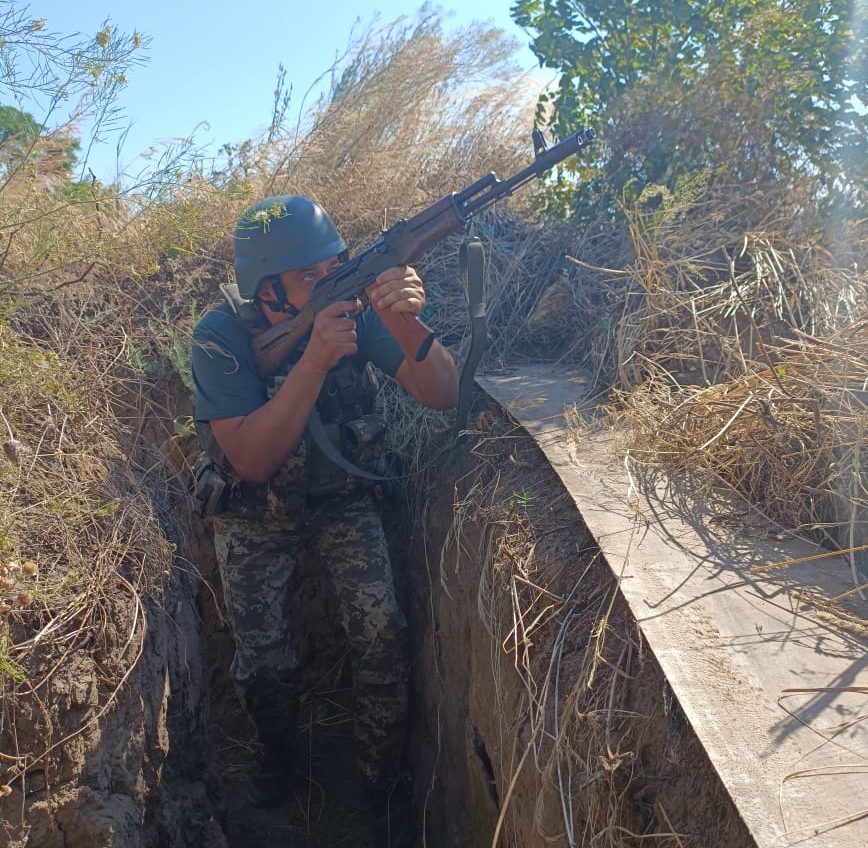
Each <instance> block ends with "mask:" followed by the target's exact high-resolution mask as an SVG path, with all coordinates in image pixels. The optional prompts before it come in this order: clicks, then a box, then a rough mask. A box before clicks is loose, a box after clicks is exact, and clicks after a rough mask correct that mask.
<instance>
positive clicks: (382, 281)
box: [366, 265, 425, 315]
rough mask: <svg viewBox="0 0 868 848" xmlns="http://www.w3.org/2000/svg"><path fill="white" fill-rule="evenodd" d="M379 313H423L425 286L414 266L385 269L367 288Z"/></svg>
mask: <svg viewBox="0 0 868 848" xmlns="http://www.w3.org/2000/svg"><path fill="white" fill-rule="evenodd" d="M366 294H367V295H368V299H369V300H370V301H371V306H373V307H374V310H375V311H376V312H377V314H381V313H383V312H385V311H386V310H388V311H390V312H406V313H408V314H410V315H421V314H422V310H423V309H424V308H425V287H424V286H423V284H422V279H421V278H420V277H419V275H418V274H417V273H416V270H415V269H414V268H411V267H410V266H409V265H398V266H396V267H395V268H389V269H388V270H386V271H383V273H382V274H380V275H379V276H378V277H377V279H376V280H375V281H374V282H373V283H371V285H370V286H368V288H367V289H366Z"/></svg>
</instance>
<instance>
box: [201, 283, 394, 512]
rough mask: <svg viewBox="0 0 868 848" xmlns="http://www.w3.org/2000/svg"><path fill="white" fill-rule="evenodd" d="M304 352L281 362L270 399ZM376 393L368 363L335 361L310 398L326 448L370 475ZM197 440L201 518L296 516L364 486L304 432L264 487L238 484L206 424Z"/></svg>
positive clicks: (379, 452) (379, 432)
mask: <svg viewBox="0 0 868 848" xmlns="http://www.w3.org/2000/svg"><path fill="white" fill-rule="evenodd" d="M221 288H222V289H223V292H224V296H225V297H226V299H227V301H228V302H229V304H230V306H231V307H232V309H233V312H234V313H235V316H236V317H237V318H238V320H239V321H240V322H241V323H242V324H243V325H244V327H245V329H247V330H248V331H249V332H250V333H251V334H254V333H256V332H259V331H260V330H261V329H262V322H263V320H264V319H263V318H262V316H261V314H259V312H258V310H256V313H255V314H254V313H253V312H251V311H250V310H247V311H246V312H242V310H240V309H238V308H237V307H238V303H237V300H234V299H233V295H234V294H235V293H234V292H232V291H231V288H230V287H221ZM226 289H230V290H229V291H228V292H227V291H226ZM245 305H247V304H245ZM254 321H255V322H256V323H255V324H254ZM303 351H304V343H303V344H302V345H301V346H300V347H299V348H298V349H297V350H296V351H294V352H293V354H292V355H291V356H290V357H288V359H287V362H286V363H285V364H284V367H283V369H282V371H281V372H280V373H278V374H276V375H274V376H272V377H269V378H268V380H267V383H266V390H267V394H268V398H269V400H270V399H271V398H272V397H274V395H275V394H276V392H277V391H278V390H279V389H280V387H281V385H282V384H283V381H284V380H285V379H286V376H287V375H288V373H289V372H290V370H291V369H292V367H293V365H295V363H296V362H297V361H298V360H299V359H300V357H301V354H302V353H303ZM378 389H379V385H378V382H377V378H376V376H375V374H374V370H373V368H372V367H371V365H370V364H367V365H365V366H364V367H361V368H360V367H359V366H358V365H357V364H356V363H354V362H353V361H352V360H349V359H342V360H341V361H340V362H339V363H338V365H337V366H336V367H335V368H333V369H332V370H331V371H329V373H328V374H327V375H326V378H325V381H324V382H323V386H322V389H321V390H320V394H319V397H318V399H317V409H318V411H319V415H320V418H321V419H322V422H323V424H324V426H325V430H326V433H327V434H328V437H329V439H330V440H331V442H332V443H333V444H334V445H335V447H336V448H337V449H338V450H339V451H340V452H341V453H342V454H343V455H344V457H346V459H348V460H349V461H350V462H351V463H353V464H355V465H357V466H359V467H360V468H362V469H364V470H366V471H372V472H380V471H381V470H382V469H381V465H382V458H383V445H384V440H385V433H386V425H385V420H384V419H383V417H382V416H381V415H379V414H377V413H376V412H375V404H376V396H377V391H378ZM196 434H197V436H198V438H199V442H200V444H201V446H202V450H203V453H202V456H201V457H200V460H199V461H198V462H197V463H196V465H195V466H194V469H193V499H194V504H195V505H196V508H197V510H198V511H199V513H200V514H201V515H214V514H217V513H221V512H228V513H231V514H232V516H233V517H250V518H261V517H264V516H267V515H275V516H278V515H295V514H299V513H300V512H301V511H303V510H304V508H305V506H306V505H307V503H308V502H309V501H310V500H311V499H316V498H320V497H323V496H327V495H332V496H333V495H340V494H348V493H350V492H352V491H356V490H359V489H361V488H362V487H363V486H365V485H367V482H366V481H364V480H362V479H361V478H359V477H356V476H353V475H352V474H350V473H348V472H347V471H346V470H344V469H343V468H341V467H340V466H338V465H336V464H335V463H334V462H332V461H331V459H329V457H327V456H326V455H325V454H324V453H323V452H322V451H321V450H320V449H319V447H318V446H317V445H316V443H315V442H314V440H313V439H312V438H310V436H309V434H308V432H307V430H305V432H304V433H303V435H302V437H301V439H300V440H299V442H298V444H297V445H296V448H295V450H294V451H293V453H292V454H291V456H290V457H289V458H288V459H287V460H286V461H285V462H284V463H283V464H282V465H281V466H280V467H279V468H278V469H277V471H276V472H275V473H274V475H273V476H272V477H271V479H270V480H269V481H268V482H267V483H265V484H252V483H247V482H245V481H243V480H242V479H241V478H240V477H238V475H237V474H236V473H235V471H234V470H233V469H232V466H231V465H230V464H229V462H228V460H227V459H226V457H225V455H224V454H223V452H222V451H221V450H220V446H219V445H218V444H217V440H216V439H215V438H214V435H213V433H212V432H211V427H210V425H209V424H208V423H207V422H197V424H196Z"/></svg>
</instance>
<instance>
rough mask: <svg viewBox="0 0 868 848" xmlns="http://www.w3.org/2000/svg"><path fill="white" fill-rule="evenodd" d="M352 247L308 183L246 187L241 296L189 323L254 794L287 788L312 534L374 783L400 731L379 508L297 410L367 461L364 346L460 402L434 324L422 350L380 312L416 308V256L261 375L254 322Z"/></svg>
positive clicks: (432, 401)
mask: <svg viewBox="0 0 868 848" xmlns="http://www.w3.org/2000/svg"><path fill="white" fill-rule="evenodd" d="M345 258H346V245H345V244H344V241H343V239H342V238H341V236H340V234H339V233H338V231H337V229H336V228H335V225H334V224H333V223H332V220H331V218H330V217H329V216H328V215H327V214H326V212H325V211H324V210H323V209H322V208H321V207H320V206H319V205H318V204H316V203H315V202H313V201H312V200H310V199H308V198H306V197H299V196H278V197H271V198H267V199H265V200H262V201H260V202H259V203H256V204H254V205H253V206H252V207H250V208H249V209H248V210H247V211H246V212H245V213H244V214H243V215H242V216H241V218H240V219H239V222H238V225H237V227H236V231H235V271H236V280H237V291H236V292H235V293H234V294H232V293H231V289H227V291H229V292H230V296H229V297H228V299H229V300H230V301H234V302H229V303H224V304H221V305H220V306H218V307H216V308H215V309H213V310H211V311H210V312H208V313H207V314H206V315H204V316H203V317H202V319H201V320H200V321H199V323H198V324H197V326H196V329H195V331H194V335H193V338H194V344H193V377H194V380H195V384H196V423H197V430H198V432H199V434H200V439H201V441H202V442H203V446H204V448H205V452H204V454H203V456H204V459H203V461H201V462H200V463H199V464H198V465H197V468H196V470H195V478H196V480H197V489H196V495H197V496H198V497H199V498H200V500H201V505H202V510H203V512H206V513H212V514H214V518H213V525H214V546H215V550H216V553H217V559H218V563H219V567H220V573H221V577H222V580H223V586H224V592H225V598H226V608H227V614H228V618H229V621H230V625H231V628H232V633H233V637H234V640H235V657H234V659H233V662H232V666H231V675H232V678H233V680H234V681H235V683H236V685H237V688H238V691H239V694H240V697H241V700H242V703H243V704H244V707H245V709H246V710H247V712H248V713H249V715H250V717H251V718H252V720H253V723H254V724H255V726H256V731H257V734H258V737H259V741H260V743H261V750H262V753H261V759H260V761H259V763H258V766H257V767H256V769H255V770H254V771H253V773H252V774H251V777H250V780H249V784H248V793H249V797H250V801H251V803H253V804H254V805H257V806H270V805H274V804H277V803H280V802H281V801H282V800H283V799H284V797H285V795H286V793H287V790H288V781H289V768H290V765H291V763H292V749H293V742H294V739H295V734H296V719H297V712H298V695H299V692H298V685H299V667H298V653H299V652H298V650H297V646H295V645H293V644H292V640H291V638H290V622H289V615H288V608H289V596H290V592H291V590H292V580H293V572H294V569H295V564H296V561H297V558H298V554H299V551H300V550H301V549H302V548H303V547H305V546H307V547H308V548H312V549H313V551H314V553H315V554H316V555H317V556H318V558H319V561H320V563H321V566H322V569H323V571H324V573H326V574H327V575H328V578H329V579H330V581H331V582H332V584H333V586H334V589H335V595H336V597H337V601H338V606H339V609H340V616H341V625H342V628H343V631H344V633H345V635H346V638H347V640H348V643H349V647H350V656H351V664H352V672H353V695H354V702H355V711H356V722H355V742H356V761H357V765H358V768H359V770H360V772H361V774H362V776H363V778H364V779H365V781H366V783H367V785H368V786H369V787H370V789H371V791H372V793H373V794H374V796H375V797H382V796H383V795H384V794H385V793H386V792H387V791H388V788H389V783H390V781H391V780H393V779H394V777H395V766H396V764H397V763H398V762H399V761H400V756H401V750H402V747H403V741H404V739H403V737H404V722H405V713H406V702H407V658H406V656H405V648H404V644H405V638H404V630H405V628H406V624H405V621H404V617H403V615H402V613H401V611H400V609H399V608H398V605H397V603H396V598H395V589H394V584H393V580H392V572H391V566H390V563H389V556H388V551H387V548H386V542H385V539H384V535H383V528H382V524H381V521H380V516H379V513H378V510H377V507H376V505H375V503H374V501H373V500H372V498H371V495H370V491H369V489H368V488H367V487H366V486H365V485H364V481H363V480H361V478H359V477H354V476H352V475H350V474H349V473H348V472H347V471H345V470H344V468H343V467H341V466H340V465H337V464H335V463H334V462H332V461H331V460H330V459H329V456H328V452H327V451H325V450H323V449H321V447H320V446H319V445H318V444H317V442H316V440H314V439H312V438H311V437H310V436H309V431H308V430H307V429H306V425H307V423H308V419H309V418H310V417H311V414H312V412H313V413H314V414H318V417H319V418H320V419H321V420H322V422H323V423H324V428H325V430H326V432H327V434H328V436H329V438H330V439H331V440H332V441H333V443H334V444H335V446H336V447H337V448H339V449H340V450H341V451H342V452H343V453H344V454H345V455H348V454H349V456H348V458H349V459H350V460H351V461H352V462H354V463H358V464H364V463H366V462H367V463H368V464H369V465H370V464H371V463H372V462H374V461H375V459H376V456H377V453H378V449H379V448H380V447H381V445H382V440H383V435H384V430H385V425H384V422H383V421H382V420H380V419H379V417H378V416H377V415H376V413H375V410H374V392H375V389H376V383H375V379H374V377H373V372H372V369H371V363H372V364H373V365H375V366H377V368H378V369H379V370H380V371H382V372H384V373H385V374H387V375H388V376H390V377H394V378H395V379H396V380H397V381H398V383H400V385H401V386H403V387H404V388H405V389H406V390H407V391H408V392H410V394H411V395H413V397H414V398H415V399H416V400H417V401H418V402H419V403H421V404H424V405H425V406H429V407H432V408H435V409H447V408H450V407H452V406H454V405H455V403H456V400H457V374H456V369H455V363H454V361H453V360H452V357H451V356H450V355H449V353H448V352H447V351H446V350H445V349H444V348H443V347H442V346H441V345H440V344H439V343H438V342H436V341H435V342H434V343H433V344H432V345H431V348H430V349H429V351H428V353H427V355H426V356H425V358H424V359H423V360H422V361H421V362H417V361H415V357H414V356H412V355H408V351H409V347H408V344H409V343H408V342H407V340H403V339H401V338H396V337H395V336H393V335H392V334H391V333H390V332H389V331H388V330H387V329H386V327H385V326H384V323H383V321H382V320H381V316H383V315H384V314H386V313H388V312H390V311H391V312H393V313H409V314H411V315H415V316H418V315H419V314H420V313H421V312H422V310H423V308H424V307H425V289H424V287H423V284H422V280H421V279H420V278H419V276H418V275H417V273H416V272H415V271H414V270H413V269H412V268H410V267H408V266H402V267H396V268H392V269H390V270H387V271H385V272H383V273H382V274H380V276H379V277H377V279H376V281H375V282H374V283H373V284H372V285H371V286H370V287H369V288H368V290H367V294H368V298H369V301H370V308H365V309H362V308H361V303H360V302H358V301H356V302H349V301H347V302H340V303H334V304H332V305H330V306H328V307H326V308H325V309H323V310H321V311H320V312H319V313H318V314H317V315H316V319H315V321H314V324H313V329H312V331H311V333H310V335H309V337H308V338H307V340H306V342H305V343H302V345H301V346H300V349H299V350H296V351H294V353H293V354H292V355H291V356H290V357H289V359H288V361H287V362H286V364H285V368H284V369H283V371H282V373H280V374H278V375H277V376H276V377H272V378H269V379H268V380H263V379H260V378H259V377H258V376H257V373H256V370H255V367H254V361H253V358H252V354H251V350H250V341H251V335H252V334H253V333H256V332H258V331H259V330H260V329H264V328H267V327H269V326H271V325H274V324H276V323H278V322H280V321H285V320H287V319H289V318H291V317H292V316H294V315H296V314H298V311H299V310H301V309H303V308H304V307H305V306H306V304H307V303H308V300H309V299H310V296H311V293H312V291H313V288H314V286H315V285H316V283H317V281H318V280H319V279H320V278H322V277H323V276H324V275H325V274H327V273H328V272H329V271H331V270H332V269H333V268H335V267H336V266H337V265H338V264H339V263H341V262H342V261H343V260H344V259H345ZM224 293H225V292H224ZM386 317H387V318H388V317H389V316H388V315H387V316H386ZM394 323H395V322H394V321H393V322H392V324H393V325H394ZM402 343H403V348H402ZM405 349H406V350H405Z"/></svg>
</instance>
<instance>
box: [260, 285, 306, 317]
mask: <svg viewBox="0 0 868 848" xmlns="http://www.w3.org/2000/svg"><path fill="white" fill-rule="evenodd" d="M270 282H271V288H272V289H273V290H274V294H275V296H276V297H277V300H266V299H265V298H264V297H261V296H260V295H257V296H256V299H257V300H258V301H259V302H260V303H262V304H264V305H265V306H267V307H268V308H269V309H270V310H271V311H272V312H283V313H285V314H286V315H290V316H291V317H293V318H295V316H296V315H298V310H297V309H296V308H295V307H294V306H293V305H292V304H291V303H290V302H289V301H288V300H287V298H286V289H285V288H284V287H283V283H282V282H281V280H280V277H272V278H271V280H270Z"/></svg>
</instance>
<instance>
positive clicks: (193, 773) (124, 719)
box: [0, 562, 224, 848]
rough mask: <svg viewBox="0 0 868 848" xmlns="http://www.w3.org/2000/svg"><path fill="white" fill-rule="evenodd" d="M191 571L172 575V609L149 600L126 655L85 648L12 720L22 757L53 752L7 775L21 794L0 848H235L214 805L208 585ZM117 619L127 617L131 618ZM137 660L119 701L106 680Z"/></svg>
mask: <svg viewBox="0 0 868 848" xmlns="http://www.w3.org/2000/svg"><path fill="white" fill-rule="evenodd" d="M182 566H183V564H182V563H181V562H179V563H178V567H176V568H174V569H173V571H172V573H171V576H170V578H169V580H168V582H167V584H166V585H165V587H164V591H163V593H162V598H161V599H156V598H149V599H146V600H145V601H144V605H143V608H142V609H141V611H140V615H139V617H138V623H137V626H136V629H135V632H134V633H133V634H130V640H129V645H128V647H127V649H126V651H124V650H123V644H124V640H125V638H126V635H127V634H119V642H118V644H115V645H114V646H105V647H104V648H103V649H102V650H100V649H97V650H93V651H90V650H87V648H86V646H82V648H83V649H80V650H79V651H77V652H75V653H74V654H72V655H71V656H70V657H68V658H67V660H66V662H67V666H66V668H65V669H63V670H62V671H61V672H60V673H54V674H53V676H52V677H51V678H50V680H49V681H48V683H47V684H46V688H45V689H44V690H42V691H39V692H37V693H35V695H34V696H33V697H28V696H27V695H26V694H20V695H19V696H18V697H17V698H16V702H15V706H14V709H13V710H12V711H11V713H8V714H7V720H8V721H9V722H10V724H11V727H10V728H9V730H10V733H9V735H10V736H12V737H13V738H14V740H15V744H16V745H17V746H18V749H19V750H21V751H22V752H24V751H46V753H45V756H44V759H43V760H41V761H38V760H37V761H34V760H33V758H32V757H28V758H24V759H22V765H23V766H26V772H25V774H24V776H23V777H21V778H18V779H14V778H13V779H11V780H9V778H10V775H9V774H7V780H9V784H10V787H11V790H12V791H11V793H10V794H9V795H8V796H7V797H6V798H4V799H3V800H2V805H0V817H2V829H0V845H2V846H9V848H37V846H38V848H95V846H111V848H144V846H153V845H159V846H165V848H200V847H201V848H204V846H216V848H219V846H221V845H222V844H224V843H223V837H222V832H221V830H220V828H219V826H218V825H217V823H216V821H215V819H214V813H213V809H212V806H211V798H210V793H211V790H213V770H212V764H211V762H210V760H209V757H210V754H209V750H210V749H209V746H208V743H207V725H208V701H207V691H206V687H205V685H204V684H205V681H206V679H207V678H206V675H205V674H204V668H203V653H202V649H201V644H200V637H199V622H198V613H197V610H196V605H195V598H196V594H197V591H198V585H197V581H196V579H195V577H194V576H193V575H192V574H191V573H190V571H189V570H187V569H186V568H184V567H182ZM128 601H129V599H128V598H127V599H124V598H122V597H119V598H118V599H116V601H115V602H116V603H118V604H122V603H125V602H128ZM109 603H110V602H109ZM107 614H108V615H109V616H112V615H113V614H112V612H111V610H108V611H107ZM114 617H115V618H116V620H118V621H123V620H125V618H126V616H125V615H124V614H123V612H121V611H117V612H116V613H115V614H114ZM114 651H117V653H114ZM126 652H130V653H139V652H140V654H141V656H140V657H139V659H138V661H137V662H136V664H135V666H134V668H133V670H132V672H131V674H130V676H129V678H128V679H127V681H126V683H125V684H124V685H123V686H122V687H121V688H120V691H119V692H118V693H117V694H116V695H115V696H114V697H113V698H112V697H111V692H109V691H106V689H105V685H104V683H103V678H104V674H105V673H106V672H107V671H108V670H109V669H110V668H112V666H114V665H115V664H117V663H120V662H123V661H124V660H125V659H126V657H125V656H124V655H125V653H126ZM46 660H48V658H46ZM106 704H108V706H100V705H106ZM7 727H8V726H7ZM53 746H56V747H53ZM58 751H59V756H58Z"/></svg>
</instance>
